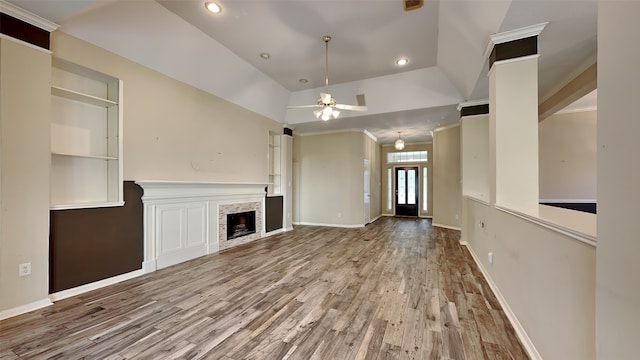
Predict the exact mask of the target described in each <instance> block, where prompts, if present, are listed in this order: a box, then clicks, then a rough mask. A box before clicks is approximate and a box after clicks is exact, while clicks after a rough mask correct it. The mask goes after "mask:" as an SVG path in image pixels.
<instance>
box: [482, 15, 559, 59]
mask: <svg viewBox="0 0 640 360" xmlns="http://www.w3.org/2000/svg"><path fill="white" fill-rule="evenodd" d="M547 24H548V22H545V23H541V24H537V25H531V26H527V27H523V28H520V29H515V30H509V31H504V32H501V33H497V34H493V35H489V44H487V49H486V50H485V51H484V57H485V59H486V58H488V57H489V54H491V51H493V47H494V46H496V45H498V44H503V43H506V42H510V41H515V40H520V39H526V38H528V37H532V36H538V35H540V33H541V32H542V30H544V27H545V26H547Z"/></svg>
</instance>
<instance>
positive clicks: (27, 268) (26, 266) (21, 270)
mask: <svg viewBox="0 0 640 360" xmlns="http://www.w3.org/2000/svg"><path fill="white" fill-rule="evenodd" d="M18 275H20V276H27V275H31V263H30V262H28V263H23V264H20V265H18Z"/></svg>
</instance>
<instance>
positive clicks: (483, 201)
mask: <svg viewBox="0 0 640 360" xmlns="http://www.w3.org/2000/svg"><path fill="white" fill-rule="evenodd" d="M463 196H464V197H466V198H467V199H469V200H471V201H475V202H477V203H480V204H482V205H486V206H491V203H489V202H488V201H486V200H482V199H480V198H479V197H476V196H473V195H470V194H463Z"/></svg>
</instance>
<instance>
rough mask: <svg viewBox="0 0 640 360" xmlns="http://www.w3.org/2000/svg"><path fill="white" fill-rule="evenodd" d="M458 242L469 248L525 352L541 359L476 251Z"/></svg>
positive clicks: (464, 243) (465, 243)
mask: <svg viewBox="0 0 640 360" xmlns="http://www.w3.org/2000/svg"><path fill="white" fill-rule="evenodd" d="M460 244H461V245H465V246H466V247H467V250H469V253H470V254H471V257H473V260H474V261H475V262H476V265H478V268H480V271H481V272H482V275H484V278H485V279H486V280H487V283H488V284H489V287H490V288H491V290H492V291H493V293H494V295H495V296H496V298H497V299H498V302H499V303H500V306H502V310H503V311H504V313H505V315H507V318H508V319H509V321H510V322H511V325H512V326H513V329H514V330H515V332H516V334H517V335H518V339H520V341H521V342H522V345H523V346H524V348H525V350H526V351H527V354H528V355H529V357H530V358H531V359H532V360H542V356H540V353H539V352H538V349H536V347H535V345H534V343H533V341H532V340H531V338H530V337H529V335H528V334H527V332H526V331H525V329H524V327H523V326H522V324H521V323H520V321H519V320H518V317H517V316H516V314H515V313H514V312H513V310H512V309H511V307H510V306H509V303H507V300H506V299H505V298H504V296H503V295H502V293H501V292H500V289H498V285H496V283H495V282H494V281H493V278H492V277H491V275H489V272H487V270H486V269H485V268H484V266H483V265H482V263H481V262H480V259H479V258H478V257H477V256H476V253H475V252H473V248H472V247H471V246H469V245H468V244H467V242H466V241H464V242H463V241H461V242H460Z"/></svg>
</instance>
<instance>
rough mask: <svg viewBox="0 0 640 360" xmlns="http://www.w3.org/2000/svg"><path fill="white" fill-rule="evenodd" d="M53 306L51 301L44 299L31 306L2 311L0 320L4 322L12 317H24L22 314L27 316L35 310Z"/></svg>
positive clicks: (30, 304)
mask: <svg viewBox="0 0 640 360" xmlns="http://www.w3.org/2000/svg"><path fill="white" fill-rule="evenodd" d="M50 305H53V303H52V302H51V300H49V299H48V298H47V299H42V300H39V301H34V302H32V303H29V304H24V305H21V306H18V307H14V308H11V309H7V310H2V311H0V320H4V319H8V318H10V317H14V316H18V315H22V314H26V313H28V312H30V311H34V310H38V309H42V308H44V307H47V306H50Z"/></svg>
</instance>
